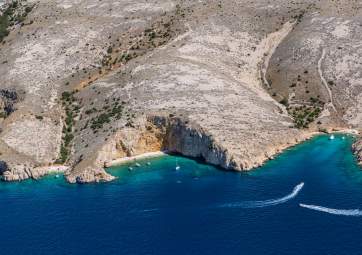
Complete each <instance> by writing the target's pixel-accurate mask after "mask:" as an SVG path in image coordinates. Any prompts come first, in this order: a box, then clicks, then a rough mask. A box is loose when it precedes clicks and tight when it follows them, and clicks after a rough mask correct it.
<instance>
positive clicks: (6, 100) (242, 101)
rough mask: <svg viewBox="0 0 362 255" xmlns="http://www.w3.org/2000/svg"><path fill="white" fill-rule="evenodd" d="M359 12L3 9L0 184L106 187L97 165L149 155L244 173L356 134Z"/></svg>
mask: <svg viewBox="0 0 362 255" xmlns="http://www.w3.org/2000/svg"><path fill="white" fill-rule="evenodd" d="M9 6H10V7H9ZM9 8H11V10H10V11H11V12H10V11H9ZM361 8H362V4H361V3H360V2H358V1H348V0H343V1H342V0H340V1H330V0H323V1H320V2H318V3H316V2H315V1H304V0H303V1H302V0H300V1H293V2H291V1H286V0H275V1H267V0H254V1H244V0H239V1H236V0H227V1H181V0H180V1H176V0H159V1H156V0H153V1H146V0H140V1H137V2H135V1H126V0H122V1H112V0H102V1H96V0H83V1H60V0H59V1H55V0H54V1H45V0H43V1H21V2H20V3H19V4H17V5H16V6H14V5H13V4H11V2H8V5H5V7H3V9H4V10H3V15H2V19H1V20H0V25H2V26H3V27H4V26H5V25H6V30H7V31H9V33H5V34H4V36H3V38H2V39H1V40H2V44H1V46H0V76H1V77H2V79H1V83H0V129H1V131H0V162H1V164H0V169H1V173H2V175H3V178H4V179H5V180H9V181H10V180H22V179H26V178H38V177H39V176H42V175H44V174H46V172H47V170H46V168H44V166H52V167H54V166H57V167H58V166H62V165H65V166H67V167H68V170H67V174H66V176H67V179H68V181H70V182H79V183H84V182H94V181H106V180H111V179H112V178H113V177H112V176H110V175H109V174H107V173H106V172H105V171H104V165H105V164H106V163H107V162H110V161H112V160H114V159H116V158H119V157H125V156H133V155H138V154H141V153H145V152H150V151H159V150H170V151H173V152H177V153H180V154H183V155H185V156H191V157H198V158H202V159H204V160H205V161H206V162H208V163H211V164H215V165H219V166H221V167H223V168H225V169H233V170H249V169H251V168H254V167H257V166H259V165H261V164H262V163H263V162H264V161H265V160H267V159H270V158H272V157H273V156H274V155H275V154H277V153H278V152H280V151H281V150H283V149H284V148H287V147H289V146H292V145H294V144H296V143H298V142H300V141H302V140H304V139H307V138H308V137H310V136H311V135H312V133H313V132H315V131H320V130H332V129H343V128H354V129H361V127H362V105H361V104H362V73H361V70H362V68H361V66H362V62H361V58H360V56H361V55H362V44H361V43H360V42H361V41H362V40H361V39H362V38H361V37H362V35H361V33H360V32H361V26H362V16H361V13H362V10H361ZM19 17H21V18H19ZM4 20H5V21H6V20H7V21H8V22H4ZM4 31H5V30H4ZM0 36H1V27H0ZM0 38H1V37H0ZM356 148H357V145H356ZM356 151H358V150H356Z"/></svg>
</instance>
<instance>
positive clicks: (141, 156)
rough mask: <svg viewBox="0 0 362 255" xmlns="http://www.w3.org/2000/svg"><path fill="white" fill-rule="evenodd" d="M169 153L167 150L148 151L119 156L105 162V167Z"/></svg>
mask: <svg viewBox="0 0 362 255" xmlns="http://www.w3.org/2000/svg"><path fill="white" fill-rule="evenodd" d="M167 154H168V152H167V151H154V152H146V153H142V154H139V155H136V156H131V157H124V158H118V159H114V160H111V161H109V162H105V163H104V167H105V168H108V167H113V166H120V165H124V164H127V163H130V162H134V161H136V160H141V159H146V158H156V157H160V156H165V155H167Z"/></svg>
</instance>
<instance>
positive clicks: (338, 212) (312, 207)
mask: <svg viewBox="0 0 362 255" xmlns="http://www.w3.org/2000/svg"><path fill="white" fill-rule="evenodd" d="M299 206H301V207H304V208H307V209H310V210H315V211H320V212H325V213H329V214H334V215H343V216H362V211H361V210H359V209H350V210H344V209H333V208H327V207H323V206H318V205H306V204H299Z"/></svg>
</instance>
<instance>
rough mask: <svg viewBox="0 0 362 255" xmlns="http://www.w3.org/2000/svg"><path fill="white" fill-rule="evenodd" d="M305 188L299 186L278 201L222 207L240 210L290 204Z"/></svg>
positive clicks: (242, 203) (243, 203) (239, 203)
mask: <svg viewBox="0 0 362 255" xmlns="http://www.w3.org/2000/svg"><path fill="white" fill-rule="evenodd" d="M303 186H304V182H302V183H300V184H298V185H297V186H295V187H294V189H293V192H292V193H290V194H289V195H287V196H285V197H282V198H277V199H269V200H264V201H244V202H238V203H229V204H224V205H222V206H221V207H239V208H260V207H266V206H273V205H279V204H283V203H285V202H288V201H289V200H291V199H293V198H295V197H296V196H297V195H298V194H299V192H300V191H301V190H302V188H303Z"/></svg>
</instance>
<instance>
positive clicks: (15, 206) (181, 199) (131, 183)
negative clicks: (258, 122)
mask: <svg viewBox="0 0 362 255" xmlns="http://www.w3.org/2000/svg"><path fill="white" fill-rule="evenodd" d="M342 137H345V139H342ZM352 142H353V138H352V137H350V136H346V135H336V139H335V140H328V136H325V135H322V136H317V137H315V138H313V139H311V140H309V141H307V142H305V143H303V144H301V145H298V146H296V147H293V148H291V149H289V150H287V151H285V152H284V153H282V154H281V155H280V156H278V157H277V158H276V159H275V160H273V161H269V162H268V163H267V164H266V165H265V166H263V167H261V168H259V169H256V170H254V171H251V172H247V173H235V172H227V171H221V170H220V169H217V168H215V167H213V166H209V165H205V164H202V163H199V162H197V161H194V160H192V159H187V158H182V157H175V156H163V157H159V158H154V159H144V160H138V161H137V162H138V163H140V164H141V166H140V167H136V166H133V169H134V170H133V171H131V172H129V171H128V165H123V166H119V167H113V168H110V169H108V171H109V172H110V173H111V174H113V175H115V176H117V177H119V178H118V179H117V180H116V181H114V182H111V183H107V184H91V185H70V184H67V183H65V181H64V180H63V178H58V179H56V178H55V176H54V175H51V176H48V177H46V178H43V179H41V180H40V181H26V182H22V183H0V197H1V204H2V206H1V211H0V219H1V231H0V244H1V254H362V242H361V238H362V217H358V216H357V215H353V211H347V213H345V215H339V214H338V212H341V211H338V210H339V209H345V210H350V209H362V171H361V168H360V167H358V166H357V164H356V161H355V159H354V157H353V155H352V153H351V144H352ZM176 161H177V164H178V165H180V167H181V168H180V170H179V171H176V170H175V166H176ZM147 162H149V163H150V165H148V164H147ZM133 164H134V163H132V165H133ZM302 183H304V185H302ZM299 204H303V205H313V206H317V207H310V208H314V209H319V207H323V208H332V209H337V211H328V210H324V209H323V210H324V211H323V210H314V209H313V210H312V209H309V208H307V207H308V206H307V207H301V206H300V205H299ZM329 212H337V213H336V214H331V213H329Z"/></svg>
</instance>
